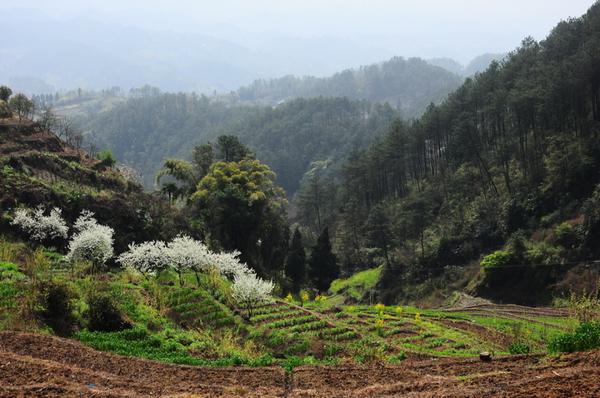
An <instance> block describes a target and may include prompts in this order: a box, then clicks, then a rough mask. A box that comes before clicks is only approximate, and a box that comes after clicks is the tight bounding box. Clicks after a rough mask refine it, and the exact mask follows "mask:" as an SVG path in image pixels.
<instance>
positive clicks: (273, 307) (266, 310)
mask: <svg viewBox="0 0 600 398" xmlns="http://www.w3.org/2000/svg"><path fill="white" fill-rule="evenodd" d="M289 309H290V307H289V306H287V305H285V304H278V303H274V304H267V305H264V306H262V307H258V308H255V309H254V311H253V313H254V316H258V315H264V314H273V313H277V312H282V311H288V310H289Z"/></svg>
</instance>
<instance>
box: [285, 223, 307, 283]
mask: <svg viewBox="0 0 600 398" xmlns="http://www.w3.org/2000/svg"><path fill="white" fill-rule="evenodd" d="M285 274H286V275H287V276H288V277H289V278H290V279H291V280H292V292H293V293H298V292H299V291H300V286H302V283H303V282H304V278H305V275H306V253H305V252H304V247H303V245H302V234H300V231H299V230H298V229H297V228H296V230H295V231H294V236H293V237H292V244H291V246H290V251H289V252H288V256H287V258H286V261H285Z"/></svg>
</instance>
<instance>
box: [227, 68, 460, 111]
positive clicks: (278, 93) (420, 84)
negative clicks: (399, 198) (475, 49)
mask: <svg viewBox="0 0 600 398" xmlns="http://www.w3.org/2000/svg"><path fill="white" fill-rule="evenodd" d="M461 82H462V78H461V77H459V76H458V75H456V74H454V73H452V72H449V71H447V70H446V69H442V68H440V67H437V66H434V65H431V64H429V63H427V62H426V61H424V60H422V59H420V58H409V59H404V58H402V57H394V58H392V59H390V60H389V61H386V62H382V63H381V64H373V65H368V66H363V67H361V68H358V69H347V70H345V71H342V72H339V73H336V74H334V75H333V76H330V77H323V78H318V77H312V76H306V77H296V76H285V77H282V78H279V79H271V80H256V81H255V82H253V83H252V84H251V85H249V86H246V87H242V88H240V89H239V90H238V94H239V97H240V99H241V100H242V101H252V102H262V103H278V102H280V101H283V100H287V99H290V98H297V97H304V98H311V97H319V96H323V97H347V98H351V99H359V100H368V101H371V102H387V103H390V104H391V105H393V106H394V107H398V108H400V109H401V110H402V112H403V116H404V117H408V118H412V117H416V116H419V115H421V114H422V113H423V112H424V111H425V109H426V108H427V106H428V105H429V104H430V103H431V102H435V103H438V102H440V101H442V100H444V99H445V98H446V96H447V95H448V93H450V92H452V91H453V90H454V89H456V88H457V87H458V86H459V85H460V83H461Z"/></svg>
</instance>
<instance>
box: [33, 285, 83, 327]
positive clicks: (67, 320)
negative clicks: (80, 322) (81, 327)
mask: <svg viewBox="0 0 600 398" xmlns="http://www.w3.org/2000/svg"><path fill="white" fill-rule="evenodd" d="M41 294H42V297H41V300H40V301H41V304H42V308H43V309H42V311H41V312H40V314H39V315H40V318H41V319H42V321H43V322H44V323H45V324H46V325H48V326H50V327H51V328H52V330H53V331H54V333H56V334H57V335H59V336H69V335H71V334H72V333H73V331H74V330H75V327H76V325H77V321H76V318H75V316H74V315H73V312H74V306H73V300H74V299H75V298H76V296H75V294H74V293H73V291H72V290H71V289H69V287H68V286H67V285H65V284H63V283H57V282H46V283H44V285H43V286H42V288H41Z"/></svg>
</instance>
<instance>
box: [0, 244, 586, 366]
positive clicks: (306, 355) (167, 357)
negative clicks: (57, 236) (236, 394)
mask: <svg viewBox="0 0 600 398" xmlns="http://www.w3.org/2000/svg"><path fill="white" fill-rule="evenodd" d="M0 256H1V257H2V258H0V262H1V265H0V308H1V310H2V311H0V314H2V316H0V329H11V328H15V327H18V328H19V329H30V330H38V331H40V330H42V331H45V332H47V333H51V332H52V331H51V329H50V328H49V327H48V326H45V325H44V324H43V323H42V322H40V321H36V322H27V321H26V320H25V319H23V318H22V317H21V316H22V313H23V309H24V308H25V307H26V304H27V300H31V299H32V297H31V291H32V286H33V281H34V280H37V281H38V282H39V281H42V280H45V279H53V280H55V281H60V282H62V283H65V284H67V285H68V286H69V288H70V289H71V290H72V291H73V292H74V293H75V294H74V312H75V315H76V319H77V320H78V322H79V325H80V326H79V330H78V331H77V332H76V333H75V334H74V336H73V337H74V338H76V339H79V340H80V341H82V342H84V343H85V344H87V345H89V346H91V347H93V348H95V349H99V350H105V351H111V352H115V353H118V354H121V355H129V356H138V357H144V358H149V359H154V360H159V361H163V362H170V363H181V364H190V365H210V366H221V365H236V364H239V365H241V364H244V365H250V366H258V365H267V364H281V365H283V366H285V367H286V368H289V367H293V366H296V365H300V364H311V363H328V364H335V363H341V362H345V361H353V362H365V361H370V360H384V361H388V362H391V363H393V362H397V361H399V360H402V359H403V358H405V357H406V356H408V357H411V356H412V357H420V356H437V357H443V356H457V357H465V356H475V355H477V354H478V353H479V352H480V351H482V350H488V351H493V352H494V353H495V354H508V353H509V352H510V345H511V344H512V343H514V342H520V343H523V344H525V345H527V346H528V347H529V349H530V350H531V351H532V352H546V344H547V342H548V341H550V340H551V339H552V338H553V337H555V336H557V335H558V334H560V333H562V332H563V331H565V330H572V329H573V328H574V327H575V326H576V325H577V323H576V322H575V321H574V320H572V319H570V318H564V317H554V316H539V315H527V314H526V315H522V317H521V318H520V319H513V318H511V317H510V316H508V315H506V314H503V313H498V314H493V313H492V314H484V313H480V312H469V311H464V312H448V311H444V310H422V309H418V308H414V307H389V306H388V307H384V306H375V305H371V306H368V305H355V306H352V305H339V300H337V299H336V298H335V297H331V298H327V299H322V300H319V301H311V302H308V303H305V304H304V307H300V306H299V303H288V302H285V301H282V300H280V301H276V302H274V303H272V304H269V305H265V306H263V307H260V308H258V309H257V310H256V311H255V313H254V314H253V316H252V318H251V319H250V320H249V321H246V320H244V319H243V318H242V317H241V316H240V315H239V313H238V312H236V310H235V308H233V307H232V306H231V304H230V301H229V300H228V298H227V294H226V288H225V287H226V284H221V285H219V286H217V287H216V288H215V286H214V284H212V285H211V282H210V278H208V277H204V278H203V279H202V281H201V282H202V287H200V288H199V287H197V286H196V284H195V281H194V278H193V277H192V276H191V275H190V276H189V277H188V278H187V279H186V286H185V287H180V286H179V285H178V283H176V281H177V280H176V277H175V276H174V275H163V276H161V278H160V279H159V280H158V281H157V280H154V279H151V280H144V279H142V278H140V277H139V276H136V275H133V274H130V273H128V272H116V273H109V274H106V275H104V276H103V277H102V278H97V277H96V278H91V277H89V276H87V277H83V276H74V275H73V274H72V273H71V271H70V270H66V269H61V268H60V267H59V265H60V261H57V257H58V256H57V255H56V254H55V253H48V252H47V251H44V250H40V249H38V250H37V251H34V252H31V251H30V250H28V249H26V248H25V246H24V245H22V244H18V243H14V242H9V241H7V240H5V239H4V240H3V239H0ZM375 272H377V270H370V271H367V272H366V273H363V274H362V275H358V276H355V277H354V278H350V279H351V280H352V281H354V282H356V283H349V282H348V281H347V280H346V281H338V283H337V284H336V286H339V285H345V286H350V285H351V286H354V287H355V286H356V285H360V286H368V282H367V283H363V282H365V281H369V280H372V279H373V278H374V276H373V275H372V274H373V273H375ZM34 275H35V276H34ZM92 290H101V291H103V292H105V293H106V294H108V295H110V297H111V298H112V299H113V300H114V301H115V302H116V303H117V304H118V307H119V308H120V309H121V311H122V312H123V313H124V314H125V317H126V318H127V319H128V320H129V322H130V323H131V324H132V325H133V327H132V328H131V329H127V330H124V331H120V332H112V333H104V332H90V331H89V330H87V329H86V327H85V326H86V318H85V313H86V307H87V304H86V295H87V292H89V291H92ZM223 292H225V294H223ZM520 316H521V315H520ZM449 321H456V322H463V324H462V326H463V327H458V326H459V325H457V326H456V327H455V326H453V324H451V323H449ZM465 324H467V326H468V325H474V326H475V327H478V328H479V329H475V330H465V329H464V326H465ZM486 331H489V332H490V333H487V332H486ZM488 334H490V335H491V336H492V337H494V336H495V337H498V336H500V337H502V339H500V340H498V339H497V338H490V336H489V335H488Z"/></svg>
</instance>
